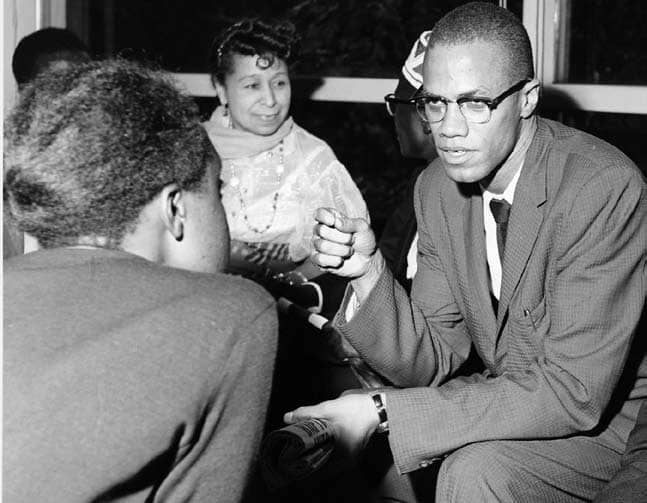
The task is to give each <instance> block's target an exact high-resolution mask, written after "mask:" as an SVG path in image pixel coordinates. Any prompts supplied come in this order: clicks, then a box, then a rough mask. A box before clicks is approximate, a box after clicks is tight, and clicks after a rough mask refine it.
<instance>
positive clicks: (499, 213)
mask: <svg viewBox="0 0 647 503" xmlns="http://www.w3.org/2000/svg"><path fill="white" fill-rule="evenodd" d="M510 208H512V205H511V204H510V203H509V202H508V201H506V200H505V199H492V200H491V201H490V211H491V212H492V216H494V221H495V222H496V244H497V247H498V248H499V259H500V260H501V264H503V252H504V250H505V238H506V234H507V233H508V217H509V216H510Z"/></svg>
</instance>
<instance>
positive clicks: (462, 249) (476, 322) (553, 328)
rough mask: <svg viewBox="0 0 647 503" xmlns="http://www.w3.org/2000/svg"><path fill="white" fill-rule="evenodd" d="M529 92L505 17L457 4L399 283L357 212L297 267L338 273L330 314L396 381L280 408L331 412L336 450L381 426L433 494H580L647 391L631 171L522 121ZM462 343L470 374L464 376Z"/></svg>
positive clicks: (530, 78) (433, 85)
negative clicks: (477, 366) (434, 475)
mask: <svg viewBox="0 0 647 503" xmlns="http://www.w3.org/2000/svg"><path fill="white" fill-rule="evenodd" d="M539 93H540V84H539V82H538V80H537V79H536V78H535V74H534V65H533V60H532V50H531V44H530V40H529V37H528V33H527V32H526V30H525V28H524V26H523V24H522V23H521V21H520V20H519V19H518V18H517V17H516V16H515V15H514V14H513V13H511V12H510V11H508V10H507V9H505V8H502V7H499V6H497V5H494V4H492V3H488V2H470V3H467V4H464V5H461V6H460V7H457V8H456V9H454V10H452V11H451V12H449V13H448V14H447V15H445V16H444V17H443V18H442V19H441V20H440V21H438V23H436V25H435V26H434V28H433V30H432V32H431V34H430V36H429V43H428V47H427V52H426V55H425V61H424V67H423V89H422V91H421V93H420V95H419V96H417V97H416V102H417V109H418V111H419V113H420V114H421V118H424V119H425V120H426V121H427V122H428V123H429V125H430V128H431V132H432V135H433V138H434V142H435V144H436V149H437V150H438V154H439V156H438V158H437V159H436V160H435V161H434V162H433V163H432V165H431V166H430V167H429V168H428V169H426V170H425V171H424V172H423V174H422V175H420V177H419V178H418V182H417V184H416V193H415V209H416V218H417V221H418V232H419V235H420V237H419V242H418V269H417V272H416V275H415V277H414V280H413V286H412V289H411V294H410V295H408V294H407V293H406V292H405V290H404V289H403V288H402V287H401V285H400V284H399V283H397V282H396V281H395V280H394V278H393V276H392V274H391V273H390V271H389V269H388V267H386V266H385V262H384V259H383V257H382V255H381V252H380V251H379V250H378V249H377V248H376V243H375V235H374V233H373V232H372V230H371V229H370V226H369V223H368V222H366V221H363V220H361V219H355V218H347V217H346V216H344V215H343V214H340V213H339V212H338V211H336V210H331V209H326V208H322V209H320V210H319V211H318V213H317V221H318V222H319V223H318V224H317V225H316V228H315V239H314V246H315V249H316V253H315V254H314V256H313V257H312V260H313V262H315V263H317V264H319V265H320V266H321V267H323V268H324V269H325V270H330V271H334V272H335V273H336V274H339V275H343V276H345V277H348V278H351V281H350V284H349V290H348V292H347V296H346V298H345V299H344V302H343V304H342V306H341V308H340V309H339V311H338V313H337V315H336V318H335V320H334V323H333V325H334V327H335V328H336V329H337V330H338V331H339V332H340V333H341V334H342V335H343V336H345V337H346V338H347V339H348V340H349V342H350V343H351V344H352V345H353V347H354V348H355V349H356V350H357V351H358V352H359V354H360V355H361V357H362V358H364V359H365V360H366V361H367V362H368V363H369V364H370V365H371V367H372V368H373V369H375V370H376V371H377V372H379V373H380V374H381V375H384V376H385V377H386V378H387V379H389V380H390V381H391V383H393V384H394V385H395V386H397V387H398V388H396V389H386V390H383V391H380V392H373V393H356V394H347V395H345V396H342V397H340V398H338V399H335V400H330V401H325V402H323V403H320V404H318V405H315V406H310V407H308V406H305V407H300V408H298V409H296V410H294V411H291V412H288V413H287V414H286V416H285V420H286V421H287V422H289V423H292V422H294V421H298V420H301V419H305V418H308V417H320V418H325V419H329V420H331V421H333V422H334V423H335V424H336V426H337V432H338V434H339V439H340V442H341V443H342V444H343V445H344V446H345V447H346V449H348V450H349V451H351V452H357V451H361V450H362V449H363V448H364V446H365V445H366V442H367V441H368V439H370V438H371V436H372V435H373V434H374V433H387V432H388V435H386V438H387V439H388V443H389V446H390V449H391V451H392V453H393V459H394V463H395V466H396V468H397V470H398V471H399V472H400V473H402V474H405V473H411V472H414V471H417V470H419V469H421V468H426V467H431V466H439V472H438V479H437V481H438V483H437V485H436V488H435V498H436V499H435V501H443V502H451V501H455V502H465V501H533V502H540V501H546V502H548V501H560V502H566V501H573V502H575V501H583V500H585V501H586V500H591V499H593V498H594V497H595V495H596V494H597V493H598V492H599V491H600V490H601V489H602V488H603V486H604V484H605V483H606V482H607V481H609V480H610V479H611V478H612V477H613V476H614V475H615V473H616V471H617V470H618V468H619V467H620V460H621V455H622V452H623V451H624V449H625V444H626V442H627V438H628V436H629V433H630V432H631V430H632V429H633V428H634V426H635V424H636V418H637V415H638V410H639V408H640V406H641V404H642V402H643V400H644V399H645V397H647V357H646V355H645V353H644V345H643V344H642V341H641V339H640V338H639V337H642V336H643V333H644V330H643V331H642V332H641V330H640V326H639V323H640V319H641V315H642V312H643V309H644V306H645V296H646V293H647V292H646V285H647V278H646V277H645V273H646V271H647V265H646V258H647V197H646V196H647V187H646V184H645V179H644V176H643V175H642V173H641V172H640V170H639V169H638V168H637V166H636V165H635V164H634V163H633V162H632V161H631V160H630V159H628V158H627V157H626V156H625V155H624V154H623V153H622V152H620V151H619V150H618V149H617V148H615V147H613V146H611V145H609V144H608V143H606V142H604V141H603V140H601V139H599V138H596V137H594V136H591V135H589V134H586V133H584V132H581V131H578V130H575V129H573V128H569V127H567V126H565V125H563V124H560V123H558V122H555V121H550V120H547V119H543V118H541V117H538V116H537V115H536V114H535V112H536V107H537V104H538V101H539ZM640 347H642V348H643V350H642V351H641V350H640V349H639V348H640ZM471 355H476V356H477V357H478V359H479V360H480V362H481V363H482V365H483V367H484V368H483V370H482V371H480V372H475V373H473V374H471V375H469V376H465V375H461V374H460V371H461V368H462V366H463V364H464V363H465V362H466V361H467V359H468V358H469V357H470V356H471ZM629 362H631V365H629V364H628V363H629ZM428 497H429V499H431V498H432V495H428Z"/></svg>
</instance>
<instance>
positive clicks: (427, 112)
mask: <svg viewBox="0 0 647 503" xmlns="http://www.w3.org/2000/svg"><path fill="white" fill-rule="evenodd" d="M528 82H530V79H524V80H520V81H519V82H517V83H516V84H515V85H513V86H512V87H510V88H509V89H506V90H505V91H504V92H502V93H501V94H499V95H498V96H497V97H496V98H478V97H474V96H466V97H463V98H458V99H457V100H455V101H454V100H449V99H447V98H443V97H442V96H437V95H434V94H419V95H418V96H415V97H414V98H412V101H414V102H415V104H416V111H417V112H418V115H419V116H420V118H421V119H422V120H426V121H428V122H440V121H441V120H443V118H444V117H445V114H446V113H447V105H448V104H449V103H456V104H457V105H458V107H459V109H460V111H461V113H462V114H463V117H465V120H467V121H468V122H472V123H475V124H484V123H486V122H489V120H490V119H491V118H492V111H493V110H496V108H497V107H498V106H499V105H500V104H501V102H502V101H503V100H505V99H506V98H507V97H508V96H512V95H513V94H514V93H516V92H517V91H519V90H520V89H521V88H522V87H523V86H525V85H526V84H527V83H528ZM422 92H424V91H421V93H422Z"/></svg>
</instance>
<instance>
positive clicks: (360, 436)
mask: <svg viewBox="0 0 647 503" xmlns="http://www.w3.org/2000/svg"><path fill="white" fill-rule="evenodd" d="M313 417H314V418H320V419H327V420H329V421H330V422H331V423H332V424H333V426H334V427H335V430H336V434H337V441H338V442H339V445H340V446H341V447H342V448H343V449H344V450H345V451H346V452H347V453H348V454H349V455H350V456H351V457H355V456H356V455H357V454H359V452H360V451H361V450H362V449H363V448H364V447H365V446H366V444H367V443H368V441H369V439H370V438H371V435H372V434H373V432H374V431H375V429H376V428H377V425H378V424H379V422H380V419H379V417H378V414H377V409H376V408H375V404H374V403H373V399H372V398H371V397H370V395H368V394H366V393H350V394H345V395H343V396H341V397H339V398H336V399H335V400H328V401H326V402H321V403H320V404H318V405H312V406H309V407H299V408H298V409H296V410H293V411H292V412H288V413H286V414H285V415H284V416H283V420H284V421H285V422H286V423H287V424H292V423H296V422H299V421H303V420H304V419H309V418H313Z"/></svg>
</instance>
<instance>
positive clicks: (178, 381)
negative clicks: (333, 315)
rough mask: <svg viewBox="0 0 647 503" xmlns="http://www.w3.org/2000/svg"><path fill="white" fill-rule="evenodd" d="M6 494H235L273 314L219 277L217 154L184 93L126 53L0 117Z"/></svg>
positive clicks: (52, 84)
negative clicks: (27, 243) (35, 246)
mask: <svg viewBox="0 0 647 503" xmlns="http://www.w3.org/2000/svg"><path fill="white" fill-rule="evenodd" d="M4 131H5V144H4V162H5V168H6V170H7V172H6V179H5V184H4V194H3V195H4V201H5V207H6V208H7V210H8V215H9V217H10V218H11V219H12V220H13V221H14V222H15V223H16V224H17V226H18V228H19V229H20V230H22V231H25V232H28V233H30V234H31V235H33V236H35V237H36V238H37V239H38V241H39V243H40V245H41V248H42V249H41V250H38V251H35V252H33V253H29V254H26V255H21V256H18V257H12V258H10V259H8V260H5V262H4V278H3V279H4V312H3V314H4V327H3V336H4V386H3V396H4V402H3V411H4V419H3V470H4V471H3V496H4V500H5V501H12V502H16V503H19V502H25V503H27V502H34V501H65V502H70V503H74V502H86V501H126V500H127V501H129V502H138V501H141V502H144V501H159V502H180V501H182V502H188V501H195V502H203V501H231V502H235V501H239V500H241V498H242V497H243V494H244V491H245V487H246V483H247V480H248V476H249V474H250V472H251V466H252V463H253V460H254V457H255V455H256V450H257V447H258V445H259V441H260V438H261V434H262V429H263V426H264V421H265V415H266V407H267V402H268V397H269V393H270V382H271V378H272V372H273V365H274V358H275V350H276V341H277V335H276V332H277V320H276V310H275V305H274V302H273V299H272V298H271V297H270V296H269V295H268V294H267V293H266V292H265V291H263V290H262V289H261V288H260V287H259V286H258V285H256V284H254V283H253V282H250V281H248V280H245V279H243V278H237V277H233V276H229V275H226V274H223V273H222V272H221V271H222V270H223V269H224V268H225V267H226V264H227V260H228V257H229V233H228V230H227V223H226V218H225V215H224V210H223V208H222V205H221V201H220V197H219V194H218V189H219V181H218V178H219V172H220V162H219V159H218V156H217V154H216V152H215V151H214V149H213V146H212V145H211V142H210V141H209V139H208V137H207V134H206V132H205V131H204V129H203V127H202V125H201V124H200V122H199V117H198V112H197V109H196V107H195V105H194V104H193V102H192V100H191V98H190V97H187V96H183V95H181V94H179V93H178V91H177V90H176V88H175V86H174V84H173V82H171V81H170V80H169V79H168V78H167V77H166V76H164V75H163V74H161V73H157V72H153V71H151V70H147V69H144V68H142V67H140V66H138V65H135V64H132V63H126V62H122V61H107V62H104V63H98V62H95V63H86V64H82V65H75V66H73V67H69V68H66V69H58V70H52V71H48V72H45V73H43V74H41V75H40V76H39V77H38V78H37V79H36V80H35V81H34V82H33V83H32V84H30V85H28V86H27V87H26V88H25V89H24V90H23V92H22V93H21V96H20V99H19V102H18V104H17V106H16V107H15V109H14V110H13V111H12V113H11V115H10V116H9V117H8V118H7V120H6V122H5V129H4Z"/></svg>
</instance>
